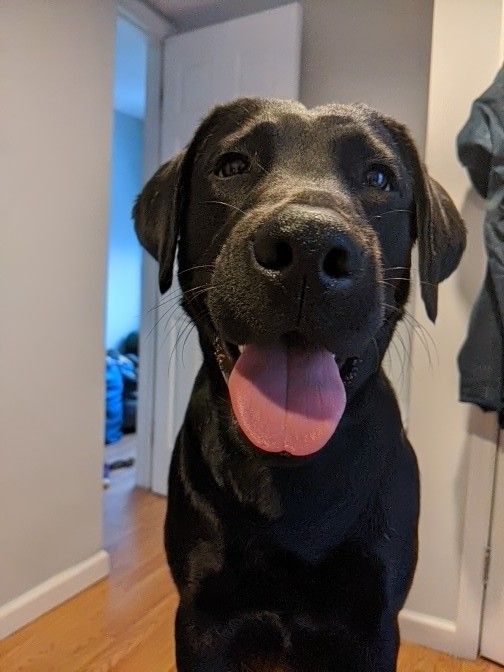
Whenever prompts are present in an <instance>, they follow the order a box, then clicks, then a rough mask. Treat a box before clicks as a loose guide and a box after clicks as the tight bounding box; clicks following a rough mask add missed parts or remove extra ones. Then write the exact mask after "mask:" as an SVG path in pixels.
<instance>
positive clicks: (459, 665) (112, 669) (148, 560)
mask: <svg viewBox="0 0 504 672" xmlns="http://www.w3.org/2000/svg"><path fill="white" fill-rule="evenodd" d="M130 471H131V470H130ZM164 510H165V500H164V499H163V498H161V497H157V496H156V495H153V494H151V493H147V492H145V491H141V490H133V489H132V474H131V473H129V474H128V473H127V472H126V473H125V472H122V473H121V472H119V473H117V472H116V473H114V474H113V475H112V485H111V488H110V489H109V490H108V491H107V492H106V493H105V539H106V546H107V549H108V551H109V552H110V555H111V558H112V572H111V575H110V578H109V579H108V580H107V581H102V582H101V583H98V584H97V585H95V586H93V587H91V588H89V589H88V590H86V591H84V592H83V593H81V594H80V595H78V596H77V597H75V598H73V599H72V600H69V601H68V602H66V603H65V604H63V605H61V606H60V607H58V608H57V609H54V610H53V611H51V612H50V613H48V614H46V615H44V616H42V617H41V618H39V619H38V620H37V621H35V622H34V623H32V624H31V625H28V626H27V627H25V628H23V629H22V630H20V631H19V632H17V633H15V634H14V635H12V636H11V637H9V638H7V639H6V640H4V641H3V642H0V670H1V671H2V672H176V671H175V665H174V650H173V616H174V612H175V609H176V605H177V595H176V593H175V589H174V586H173V584H172V583H171V581H170V579H169V575H168V572H167V569H166V565H165V559H164V551H163V548H162V543H161V528H162V522H163V517H164ZM503 669H504V668H501V667H499V666H497V665H493V664H491V663H489V662H486V661H478V662H473V663H471V662H464V661H460V660H456V659H454V658H451V657H449V656H446V655H443V654H439V653H436V652H434V651H430V650H428V649H424V648H421V647H418V646H411V645H408V644H404V645H403V646H402V648H401V654H400V661H399V668H398V670H399V672H498V671H499V670H500V671H501V672H502V670H503Z"/></svg>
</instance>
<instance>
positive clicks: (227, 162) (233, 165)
mask: <svg viewBox="0 0 504 672" xmlns="http://www.w3.org/2000/svg"><path fill="white" fill-rule="evenodd" d="M249 170H250V161H249V159H248V157H247V156H245V155H244V154H239V153H238V152H229V153H228V154H223V155H222V156H221V157H220V159H219V160H218V162H217V165H216V166H215V171H214V172H215V174H216V175H217V177H223V178H226V177H234V176H235V175H242V174H243V173H248V171H249Z"/></svg>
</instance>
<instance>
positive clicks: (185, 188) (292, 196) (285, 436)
mask: <svg viewBox="0 0 504 672" xmlns="http://www.w3.org/2000/svg"><path fill="white" fill-rule="evenodd" d="M134 218H135V223H136V230H137V233H138V236H139V239H140V241H141V243H142V244H143V245H144V246H145V248H146V249H147V250H148V251H149V252H150V253H151V254H152V255H153V256H154V257H155V258H156V259H157V260H158V261H159V264H160V274H159V283H160V289H161V292H166V291H167V290H168V289H169V287H170V285H171V282H172V270H173V265H174V259H175V252H176V248H177V246H178V278H179V282H180V286H181V289H182V292H183V294H182V296H183V298H182V305H183V307H184V309H185V310H186V312H187V313H188V315H189V316H190V317H191V319H192V320H193V321H194V323H195V325H196V327H197V329H198V333H199V339H200V344H201V349H202V351H203V356H204V363H203V366H202V367H201V370H200V372H199V374H198V377H197V379H196V382H195V385H194V389H193V392H192V396H191V400H190V403H189V408H188V410H187V414H186V417H185V422H184V424H183V427H182V429H181V431H180V434H179V436H178V439H177V443H176V446H175V450H174V453H173V459H172V463H171V469H170V476H169V503H168V516H167V521H166V549H167V554H168V560H169V565H170V568H171V571H172V574H173V578H174V580H175V583H176V585H177V589H178V591H179V594H180V605H179V608H178V612H177V617H176V655H177V666H178V672H234V671H239V670H244V671H245V670H252V671H257V672H266V671H268V672H273V671H274V670H276V671H280V670H282V671H289V672H329V671H331V672H371V671H373V672H374V671H378V670H379V671H380V672H392V670H395V669H396V659H397V651H398V644H399V636H398V624H397V616H398V612H399V610H400V609H401V607H402V606H403V604H404V601H405V598H406V595H407V593H408V590H409V587H410V584H411V581H412V577H413V573H414V569H415V563H416V557H417V519H418V507H419V484H418V469H417V463H416V459H415V454H414V452H413V450H412V447H411V445H410V444H409V442H408V440H407V438H406V436H405V433H404V429H403V426H402V423H401V416H400V413H399V409H398V405H397V401H396V397H395V394H394V392H393V390H392V388H391V385H390V383H389V381H388V380H387V378H386V376H385V374H384V372H383V370H382V368H381V362H382V359H383V356H384V353H385V351H386V349H387V346H388V344H389V342H390V339H391V337H392V334H393V332H394V329H395V326H396V324H397V322H398V320H400V319H401V317H402V316H403V314H404V305H405V302H406V300H407V297H408V293H409V288H410V259H411V249H412V246H413V244H414V243H415V241H418V246H419V275H420V281H421V283H422V296H423V299H424V302H425V305H426V308H427V312H428V315H429V317H430V318H431V319H432V320H434V319H435V317H436V313H437V285H438V283H439V282H440V281H442V280H443V279H445V278H446V277H448V276H449V275H450V274H451V273H452V272H453V271H454V269H455V268H456V266H457V264H458V262H459V260H460V257H461V255H462V252H463V249H464V245H465V229H464V225H463V222H462V220H461V218H460V216H459V214H458V213H457V211H456V209H455V207H454V205H453V203H452V202H451V200H450V198H449V197H448V195H447V194H446V192H445V191H444V190H443V189H442V188H441V187H440V186H439V185H438V184H437V183H436V182H435V181H434V180H433V179H431V178H430V177H429V176H428V175H427V173H426V171H425V168H424V167H423V165H422V163H421V162H420V160H419V157H418V154H417V151H416V149H415V147H414V144H413V142H412V140H411V138H410V136H409V135H408V132H407V131H406V129H405V128H404V127H403V126H402V125H401V124H399V123H397V122H395V121H393V120H392V119H390V118H387V117H385V116H383V115H382V114H380V113H379V112H376V111H375V110H372V109H370V108H368V107H366V106H364V105H327V106H324V107H318V108H315V109H312V110H308V109H306V108H305V107H304V106H303V105H301V104H300V103H297V102H291V101H281V100H262V99H254V98H250V99H240V100H237V101H235V102H232V103H230V104H227V105H223V106H220V107H217V108H216V109H215V110H214V111H213V112H212V113H211V114H210V115H209V116H208V117H207V118H206V119H205V120H204V121H203V123H202V124H201V126H200V127H199V129H198V130H197V131H196V134H195V136H194V138H193V140H192V141H191V143H190V144H189V145H188V147H187V148H186V149H185V151H183V152H181V153H180V154H178V155H177V156H176V157H175V158H174V159H172V160H171V161H169V162H168V163H167V164H165V165H164V166H162V167H161V168H160V169H159V170H158V171H157V173H156V174H155V175H154V176H153V178H152V179H151V180H150V182H149V183H148V184H147V185H146V187H145V188H144V190H143V192H142V193H141V195H140V196H139V198H138V201H137V203H136V205H135V209H134Z"/></svg>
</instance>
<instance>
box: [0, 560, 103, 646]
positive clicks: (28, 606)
mask: <svg viewBox="0 0 504 672" xmlns="http://www.w3.org/2000/svg"><path fill="white" fill-rule="evenodd" d="M109 571H110V559H109V555H108V553H107V552H106V551H98V553H95V554H94V555H92V556H91V557H90V558H88V559H87V560H84V561H82V562H79V563H78V564H77V565H74V566H73V567H70V568H68V569H65V570H64V571H63V572H60V573H59V574H56V575H55V576H52V577H51V578H50V579H47V581H44V582H43V583H40V584H39V585H38V586H35V588H32V589H31V590H28V591H27V592H26V593H23V594H22V595H20V596H19V597H16V598H14V599H13V600H11V601H10V602H7V604H4V605H3V606H1V607H0V640H1V639H4V638H5V637H7V636H8V635H10V634H12V633H13V632H15V631H16V630H19V629H20V628H22V627H23V626H24V625H27V624H28V623H31V621H34V620H35V619H36V618H38V617H39V616H42V614H44V613H46V612H47V611H50V610H51V609H54V607H57V606H58V605H59V604H61V603H62V602H65V601H66V600H68V599H70V598H71V597H73V596H74V595H76V594H77V593H80V592H81V591H82V590H84V589H85V588H88V586H91V585H93V584H94V583H97V582H98V581H100V580H101V579H103V578H105V577H106V576H107V575H108V573H109Z"/></svg>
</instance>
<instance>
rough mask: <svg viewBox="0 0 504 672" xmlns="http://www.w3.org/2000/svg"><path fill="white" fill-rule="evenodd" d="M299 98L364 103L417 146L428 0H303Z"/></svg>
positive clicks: (422, 122) (425, 84) (422, 117)
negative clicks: (400, 126)
mask: <svg viewBox="0 0 504 672" xmlns="http://www.w3.org/2000/svg"><path fill="white" fill-rule="evenodd" d="M303 8H304V18H303V51H302V64H301V68H302V69H301V100H302V102H303V103H305V105H307V106H308V107H313V106H315V105H321V104H323V103H328V102H334V101H337V102H342V103H352V102H364V103H367V104H369V105H372V106H373V107H376V108H378V109H379V110H381V111H383V112H385V113H387V114H390V115H391V116H393V117H396V118H397V119H399V120H400V121H403V122H405V123H406V124H407V125H408V126H409V127H410V129H411V131H412V132H413V135H414V136H415V138H416V140H417V142H418V143H419V144H420V145H421V146H422V147H423V145H424V142H425V126H426V119H427V96H428V89H429V63H430V45H431V29H432V11H433V0H422V1H421V2H418V0H379V2H376V0H305V1H304V3H303Z"/></svg>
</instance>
